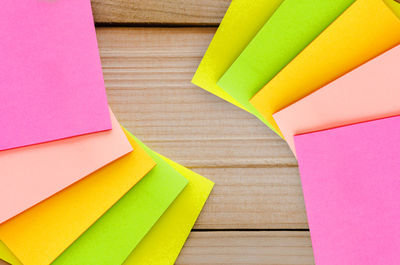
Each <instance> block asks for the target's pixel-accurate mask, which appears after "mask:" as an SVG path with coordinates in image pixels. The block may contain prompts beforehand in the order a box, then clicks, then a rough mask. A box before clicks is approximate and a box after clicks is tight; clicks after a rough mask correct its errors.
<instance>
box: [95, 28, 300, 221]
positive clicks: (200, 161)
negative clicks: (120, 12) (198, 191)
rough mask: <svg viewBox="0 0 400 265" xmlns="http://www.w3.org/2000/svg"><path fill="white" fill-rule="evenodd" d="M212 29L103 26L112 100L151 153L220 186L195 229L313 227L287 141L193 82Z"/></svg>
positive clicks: (102, 49) (102, 46)
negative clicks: (151, 150) (308, 216)
mask: <svg viewBox="0 0 400 265" xmlns="http://www.w3.org/2000/svg"><path fill="white" fill-rule="evenodd" d="M214 32H215V29H213V28H112V29H110V28H99V29H98V30H97V33H98V40H99V46H100V53H101V58H102V63H103V69H104V76H105V81H106V86H107V92H108V96H109V102H110V104H111V106H112V108H113V110H114V112H115V113H116V116H117V117H118V118H119V120H120V122H121V123H122V124H123V125H124V126H126V127H127V128H128V129H130V130H131V131H132V132H133V133H134V134H135V135H137V136H138V137H139V138H140V139H142V140H143V141H144V142H145V143H146V144H148V145H149V146H150V147H151V148H153V149H154V150H156V151H158V152H159V153H161V154H163V155H165V156H167V157H169V158H171V159H173V160H175V161H177V162H179V163H181V164H183V165H185V166H187V167H190V168H192V169H193V170H194V171H196V172H198V173H200V174H202V175H204V176H207V177H209V178H210V179H212V180H213V181H215V182H216V187H215V189H214V191H213V193H212V196H211V198H210V199H209V201H208V203H207V204H206V207H205V210H204V211H203V213H202V215H201V217H200V218H199V221H198V223H197V225H196V228H197V229H204V228H207V229H217V228H218V229H219V228H254V229H270V228H274V229H275V228H290V229H297V228H301V229H304V228H307V219H306V215H305V210H304V203H303V198H302V192H301V185H300V180H299V175H298V170H297V165H296V160H295V158H294V157H293V155H292V154H291V152H290V150H289V148H288V147H287V145H286V143H285V142H284V141H283V140H282V139H280V138H279V137H278V136H276V135H275V134H274V133H273V132H272V131H271V130H269V129H268V128H267V127H266V126H265V125H263V124H262V123H261V122H259V121H258V120H257V119H256V118H254V117H253V116H252V115H250V114H248V113H246V112H245V111H243V110H241V109H239V108H236V107H235V106H233V105H231V104H229V103H226V102H224V101H223V100H221V99H219V98H217V97H215V96H214V95H211V94H209V93H207V92H205V91H204V90H202V89H200V88H198V87H196V86H194V85H192V84H191V83H190V80H191V78H192V76H193V74H194V72H195V70H196V68H197V65H198V64H199V62H200V60H201V57H202V55H203V53H204V52H205V50H206V48H207V46H208V43H209V42H210V40H211V38H212V36H213V33H214Z"/></svg>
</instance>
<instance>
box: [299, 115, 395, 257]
mask: <svg viewBox="0 0 400 265" xmlns="http://www.w3.org/2000/svg"><path fill="white" fill-rule="evenodd" d="M399 142H400V117H399V116H396V117H393V118H387V119H383V120H376V121H372V122H366V123H361V124H356V125H351V126H346V127H341V128H336V129H331V130H327V131H321V132H315V133H310V134H303V135H299V136H296V137H295V144H296V150H297V157H298V161H299V168H300V174H301V181H302V185H303V193H304V198H305V204H306V210H307V215H308V222H309V227H310V233H311V240H312V245H313V249H314V257H315V264H324V265H337V264H352V265H369V264H371V265H372V264H373V265H375V264H385V265H397V264H399V260H400V253H399V248H400V225H399V222H398V220H399V218H400V204H399V200H400V193H399V189H400V178H399V172H400V163H399V162H400V160H399V159H400V149H399V144H398V143H399Z"/></svg>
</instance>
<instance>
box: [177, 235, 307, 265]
mask: <svg viewBox="0 0 400 265" xmlns="http://www.w3.org/2000/svg"><path fill="white" fill-rule="evenodd" d="M216 264H218V265H313V264H314V258H313V253H312V248H311V241H310V237H309V233H308V232H193V233H192V234H191V236H190V238H189V240H188V241H187V243H186V245H185V247H184V249H183V251H182V253H181V255H180V256H179V258H178V260H177V262H176V265H216Z"/></svg>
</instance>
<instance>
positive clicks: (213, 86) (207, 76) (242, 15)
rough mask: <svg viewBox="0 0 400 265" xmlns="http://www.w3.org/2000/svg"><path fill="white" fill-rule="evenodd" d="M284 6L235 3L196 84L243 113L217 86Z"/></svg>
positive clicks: (275, 1) (257, 0)
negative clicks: (255, 37)
mask: <svg viewBox="0 0 400 265" xmlns="http://www.w3.org/2000/svg"><path fill="white" fill-rule="evenodd" d="M282 2H283V0H268V1H265V0H252V1H249V0H233V1H232V3H231V5H230V7H229V9H228V11H227V12H226V14H225V17H224V19H223V20H222V22H221V25H220V26H219V28H218V31H217V32H216V34H215V36H214V38H213V40H212V42H211V44H210V46H209V47H208V50H207V52H206V53H205V55H204V58H203V60H202V61H201V63H200V66H199V68H198V69H197V71H196V74H195V76H194V77H193V80H192V82H193V84H195V85H197V86H199V87H201V88H203V89H205V90H207V91H209V92H211V93H213V94H215V95H217V96H218V97H220V98H223V99H224V100H226V101H228V102H231V103H232V104H235V105H236V106H238V107H240V108H243V109H244V107H243V106H242V105H241V104H240V103H239V102H237V101H236V100H235V99H234V98H233V97H231V96H230V95H229V94H228V93H226V92H225V91H224V90H222V88H220V87H219V86H218V85H217V82H218V80H219V79H220V77H221V76H222V75H223V74H224V73H225V72H226V70H227V69H228V68H229V67H230V66H231V64H232V63H233V62H234V61H235V59H236V58H237V57H238V56H239V55H240V53H241V52H242V50H243V49H244V48H245V47H246V46H247V44H248V43H249V42H250V41H251V40H252V39H253V37H254V36H255V35H256V34H257V32H258V31H259V30H260V28H261V27H262V26H263V25H264V24H265V22H267V21H268V19H269V17H270V16H271V15H272V14H273V13H274V12H275V10H276V9H277V8H278V6H279V5H280V4H281V3H282Z"/></svg>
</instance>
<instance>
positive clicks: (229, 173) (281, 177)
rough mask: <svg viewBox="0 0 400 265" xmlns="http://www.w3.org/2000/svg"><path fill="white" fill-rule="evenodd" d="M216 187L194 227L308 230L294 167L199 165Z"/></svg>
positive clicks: (296, 171)
mask: <svg viewBox="0 0 400 265" xmlns="http://www.w3.org/2000/svg"><path fill="white" fill-rule="evenodd" d="M195 171H197V172H198V173H200V174H202V175H203V176H207V177H209V178H211V179H212V180H214V181H215V183H216V185H215V188H214V190H213V192H212V194H211V196H210V198H209V200H208V202H207V204H206V206H205V208H204V210H203V212H202V214H201V215H200V218H199V219H198V220H197V224H196V227H195V228H197V229H226V228H231V229H238V228H240V229H287V228H290V229H296V228H301V229H307V228H308V225H307V216H306V214H305V207H304V200H303V196H302V191H301V184H300V179H299V178H298V170H297V168H198V169H195Z"/></svg>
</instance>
